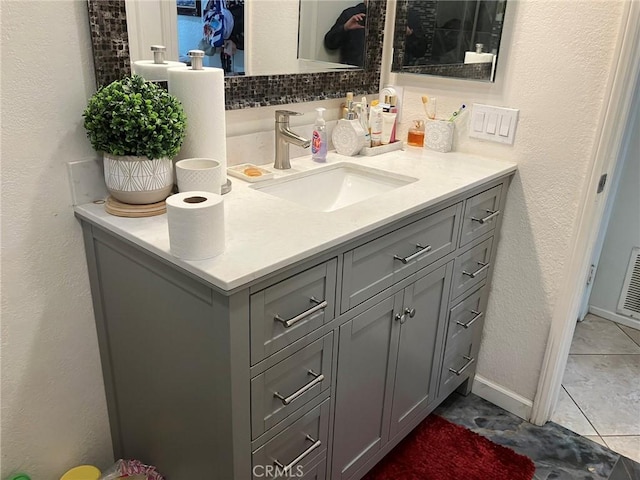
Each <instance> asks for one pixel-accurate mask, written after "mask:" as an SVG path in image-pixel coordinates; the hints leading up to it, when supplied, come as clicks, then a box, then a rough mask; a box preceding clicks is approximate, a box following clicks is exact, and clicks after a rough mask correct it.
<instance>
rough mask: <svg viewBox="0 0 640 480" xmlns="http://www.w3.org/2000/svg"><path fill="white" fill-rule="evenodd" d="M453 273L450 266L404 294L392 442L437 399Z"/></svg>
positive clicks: (394, 392) (415, 284)
mask: <svg viewBox="0 0 640 480" xmlns="http://www.w3.org/2000/svg"><path fill="white" fill-rule="evenodd" d="M452 271H453V262H449V263H448V264H447V265H444V266H442V267H441V268H439V269H438V270H436V271H434V272H431V273H430V274H428V275H426V276H424V277H422V278H420V279H418V280H416V282H415V283H413V284H412V285H410V286H409V287H407V288H406V289H405V291H404V301H403V304H402V319H401V320H400V324H401V328H400V346H399V348H398V360H397V366H396V375H395V385H394V390H393V408H392V413H391V427H390V428H391V432H390V437H391V438H393V436H394V435H395V434H396V433H397V432H398V431H400V430H401V429H402V428H403V427H404V426H405V425H406V424H407V422H409V421H411V419H412V418H414V417H415V415H417V414H418V413H419V412H420V411H421V410H422V409H424V408H425V407H426V406H427V405H428V404H429V403H430V402H431V401H432V400H434V399H435V395H436V388H437V377H438V375H437V372H438V370H437V369H438V367H439V365H437V363H438V362H437V358H438V356H437V355H438V354H439V352H440V351H441V344H442V342H443V335H442V333H443V332H444V329H443V328H442V326H444V322H445V321H446V314H447V301H448V298H449V285H450V283H451V282H450V279H451V273H452ZM439 326H440V330H439V329H438V327H439Z"/></svg>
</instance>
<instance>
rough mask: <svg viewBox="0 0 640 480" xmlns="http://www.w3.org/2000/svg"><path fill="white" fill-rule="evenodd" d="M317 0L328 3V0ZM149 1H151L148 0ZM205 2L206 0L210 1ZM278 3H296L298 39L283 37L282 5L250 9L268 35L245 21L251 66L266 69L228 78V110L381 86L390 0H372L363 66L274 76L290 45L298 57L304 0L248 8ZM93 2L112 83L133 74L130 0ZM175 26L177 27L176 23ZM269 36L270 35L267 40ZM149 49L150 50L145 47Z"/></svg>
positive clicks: (95, 33) (101, 60)
mask: <svg viewBox="0 0 640 480" xmlns="http://www.w3.org/2000/svg"><path fill="white" fill-rule="evenodd" d="M158 1H166V0H158ZM317 1H320V2H322V3H324V1H326V0H317ZM331 1H333V0H331ZM356 1H357V0H356ZM143 3H145V4H146V3H150V2H147V1H145V2H143ZM204 3H205V2H204V1H203V2H202V4H203V5H204ZM327 3H331V2H327ZM278 4H287V5H288V4H294V5H295V9H294V11H295V13H294V15H293V18H294V21H295V25H296V29H295V30H296V34H295V36H294V39H293V41H292V42H286V43H285V42H284V41H283V39H282V37H281V36H280V33H281V32H280V26H281V24H282V19H281V16H280V14H279V13H277V11H276V10H271V13H270V15H266V13H265V16H258V15H254V14H252V13H250V14H249V15H246V13H245V15H246V17H245V18H246V19H253V20H255V21H251V28H252V30H251V32H252V34H253V32H254V30H253V28H257V27H256V26H258V25H259V26H260V27H259V28H260V29H261V30H262V31H263V33H265V34H266V36H263V37H259V36H258V35H257V34H255V35H252V36H253V37H255V38H256V40H255V42H254V43H251V42H250V40H249V38H250V37H249V26H248V23H249V22H247V25H245V38H244V43H245V71H246V72H247V73H248V72H249V69H248V64H249V63H250V62H255V63H252V65H254V64H255V65H258V64H259V62H262V64H263V65H264V66H265V68H264V69H263V70H256V71H259V72H261V74H260V75H257V76H249V75H243V76H240V75H238V76H230V77H226V78H225V102H226V108H227V110H234V109H239V108H248V107H260V106H268V105H283V104H289V103H298V102H308V101H314V100H324V99H329V98H340V97H343V96H345V95H346V92H347V91H353V92H354V94H355V95H365V94H369V93H375V92H377V91H378V90H379V82H380V66H381V61H382V39H383V36H384V22H385V13H386V1H385V0H368V4H367V18H366V22H365V25H364V27H365V28H364V32H365V36H364V39H365V40H364V43H365V51H364V52H365V53H364V58H363V62H362V63H363V68H350V69H345V68H344V66H342V68H334V69H331V70H330V71H326V69H325V71H324V72H322V73H298V74H292V75H283V74H274V75H272V74H268V73H273V68H274V67H279V66H281V65H284V64H285V63H286V61H285V60H284V58H283V56H282V55H281V53H282V51H283V48H284V47H285V46H287V48H289V47H291V46H292V50H293V52H294V54H293V58H294V59H295V60H296V62H297V61H298V59H297V50H298V39H297V25H298V18H299V7H298V0H295V1H293V0H285V1H283V0H280V1H275V0H273V1H267V0H245V10H246V11H248V10H250V8H253V7H254V6H255V7H257V8H263V7H264V6H266V5H272V6H273V5H278ZM88 7H89V21H90V27H91V41H92V45H93V55H94V66H95V70H96V82H97V84H98V85H106V84H108V83H111V82H112V81H113V80H117V79H120V78H122V77H124V76H125V75H129V74H130V73H131V60H132V59H131V57H130V54H129V36H128V34H127V10H126V9H125V0H88ZM173 7H174V9H173V12H176V9H175V0H174V4H173ZM203 8H204V6H203ZM174 15H176V13H174ZM258 20H260V22H258ZM173 25H174V26H175V23H174V24H173ZM259 38H262V40H258V39H259ZM265 38H267V39H269V40H268V41H265V40H264V39H265ZM153 43H158V42H153ZM254 44H255V45H259V46H261V47H262V48H263V50H262V52H263V53H262V54H261V53H256V52H255V51H253V50H252V45H254ZM168 50H169V49H168ZM176 50H177V49H176ZM145 51H148V50H147V49H146V48H145ZM309 63H316V62H309ZM306 71H307V72H308V71H309V70H306ZM280 72H282V70H280ZM290 73H291V72H290Z"/></svg>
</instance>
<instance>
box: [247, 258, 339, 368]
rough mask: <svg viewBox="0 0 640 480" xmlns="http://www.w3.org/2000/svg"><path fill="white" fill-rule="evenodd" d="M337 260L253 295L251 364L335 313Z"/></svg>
mask: <svg viewBox="0 0 640 480" xmlns="http://www.w3.org/2000/svg"><path fill="white" fill-rule="evenodd" d="M336 269H337V260H336V259H333V260H330V261H328V262H326V263H323V264H321V265H318V266H317V267H313V268H311V269H309V270H306V271H304V272H302V273H299V274H297V275H294V276H293V277H290V278H287V279H286V280H283V281H282V282H279V283H276V284H275V285H272V286H271V287H268V288H265V289H264V290H261V291H259V292H257V293H254V294H253V295H251V298H250V316H251V365H255V364H256V363H258V362H259V361H260V360H263V359H264V358H266V357H268V356H269V355H271V354H272V353H275V352H277V351H278V350H280V349H281V348H284V347H286V346H287V345H289V344H290V343H293V342H294V341H296V340H298V339H299V338H302V337H303V336H305V335H306V334H307V333H309V332H312V331H313V330H315V329H316V328H318V327H321V326H322V325H323V324H324V323H327V322H329V321H331V320H333V318H334V316H335V298H336Z"/></svg>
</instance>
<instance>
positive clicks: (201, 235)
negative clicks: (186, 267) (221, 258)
mask: <svg viewBox="0 0 640 480" xmlns="http://www.w3.org/2000/svg"><path fill="white" fill-rule="evenodd" d="M166 202H167V222H168V224H169V246H170V247H171V253H172V254H173V255H175V256H176V257H178V258H182V259H184V260H204V259H207V258H211V257H215V256H216V255H219V254H221V253H222V252H223V251H224V246H225V240H224V200H223V198H222V196H221V195H216V194H215V193H210V192H184V193H177V194H175V195H171V196H170V197H169V198H167V200H166Z"/></svg>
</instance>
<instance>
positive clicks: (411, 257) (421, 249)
mask: <svg viewBox="0 0 640 480" xmlns="http://www.w3.org/2000/svg"><path fill="white" fill-rule="evenodd" d="M416 248H418V249H419V250H418V251H417V252H416V253H412V254H411V255H409V256H408V257H404V258H403V257H399V256H398V255H394V256H393V258H395V259H396V260H400V261H401V262H402V263H404V264H405V265H406V264H407V263H409V262H410V261H412V260H415V259H416V258H418V257H419V256H420V255H424V254H425V253H428V252H430V251H431V245H427V246H426V247H423V246H422V245H420V244H419V243H416Z"/></svg>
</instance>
